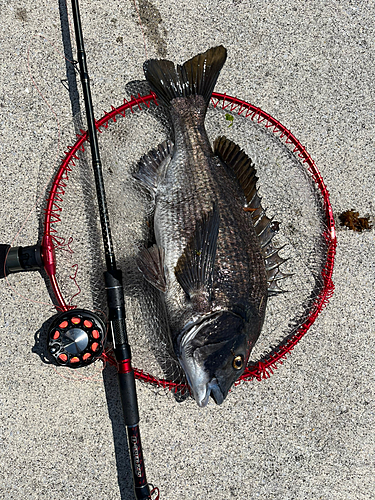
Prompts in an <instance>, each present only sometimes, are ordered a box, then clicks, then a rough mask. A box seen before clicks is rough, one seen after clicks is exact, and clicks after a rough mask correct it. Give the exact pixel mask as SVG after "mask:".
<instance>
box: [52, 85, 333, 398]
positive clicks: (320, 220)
mask: <svg viewBox="0 0 375 500" xmlns="http://www.w3.org/2000/svg"><path fill="white" fill-rule="evenodd" d="M226 99H227V100H226ZM228 99H229V100H228ZM230 99H231V98H226V97H225V96H222V95H220V94H216V98H215V97H214V98H213V99H212V102H211V105H210V106H209V109H208V112H207V118H206V129H207V132H208V136H209V138H210V140H211V142H212V143H213V141H214V140H215V138H216V137H217V136H219V135H226V136H227V137H228V138H229V139H231V140H233V141H234V142H235V143H237V144H238V145H239V146H240V147H241V148H242V149H243V150H244V151H245V152H246V153H247V154H248V156H250V157H251V158H252V160H253V161H254V163H255V165H256V169H257V175H258V177H259V181H258V187H259V193H260V195H261V196H262V205H263V207H264V208H266V209H267V215H268V217H273V219H274V220H275V221H277V222H278V223H280V229H279V231H278V233H277V235H276V236H275V238H274V240H273V241H274V244H275V246H278V247H283V249H282V250H281V251H280V255H281V256H282V257H283V258H285V259H288V260H287V262H285V263H284V264H283V265H282V269H281V270H282V271H283V272H284V273H290V274H291V276H290V277H288V278H286V279H284V280H282V282H281V283H280V285H281V288H283V289H284V290H285V293H283V294H278V295H277V296H275V297H271V298H270V299H269V301H268V307H267V313H266V318H265V324H264V327H263V330H262V334H261V336H260V339H259V340H258V342H257V344H256V345H255V348H254V350H253V352H252V354H251V358H250V360H249V366H248V370H247V371H246V372H245V374H244V377H243V379H251V378H253V377H254V376H255V377H257V378H260V377H262V376H268V375H269V373H270V371H272V367H275V363H276V360H277V361H280V360H282V358H283V357H284V354H285V352H286V350H289V348H290V347H291V346H292V344H293V345H294V343H295V342H296V340H298V339H297V338H296V336H297V337H298V335H299V336H302V335H303V333H304V332H305V331H306V330H307V328H308V327H309V325H310V324H311V323H312V322H313V321H314V319H315V317H316V315H317V314H318V313H319V311H320V309H321V308H322V307H323V306H324V305H325V303H326V302H327V300H328V298H329V296H330V294H331V293H332V290H333V285H332V282H331V274H332V266H333V257H334V245H335V240H334V233H332V231H334V226H333V222H332V221H330V220H329V208H330V207H329V201H328V193H327V194H325V193H326V191H324V190H325V188H324V184H323V183H322V180H321V178H320V177H319V174H318V173H315V171H313V170H311V165H310V163H306V155H307V153H306V152H305V151H304V150H303V151H302V153H303V154H301V147H298V148H296V147H295V143H293V141H292V140H291V138H292V137H293V136H292V135H291V134H290V133H289V135H287V136H285V130H286V129H284V128H282V126H281V125H280V124H277V122H276V128H275V123H274V121H270V120H269V119H266V120H265V119H264V116H263V115H261V114H260V111H259V110H258V111H256V110H255V111H254V109H255V108H252V107H251V105H247V103H244V102H243V101H239V100H236V99H234V100H232V101H230ZM228 102H229V104H230V106H229V107H228ZM130 103H131V105H130V106H129V103H127V101H125V105H124V106H122V107H119V108H118V110H117V111H116V110H115V109H114V108H113V109H112V114H107V115H106V116H104V117H103V118H102V119H101V120H100V121H99V122H98V126H97V129H98V132H99V133H98V139H99V146H100V152H101V158H102V164H103V175H104V181H105V188H106V196H107V203H108V210H109V214H110V222H111V231H112V238H113V242H114V247H115V254H116V260H117V262H118V267H120V268H121V269H122V271H123V277H124V291H125V298H126V314H127V328H128V334H129V341H130V344H131V346H132V353H133V364H134V366H135V367H136V368H137V370H138V371H137V375H138V376H139V377H141V378H142V379H143V380H148V381H152V382H154V383H156V384H159V385H162V386H167V387H169V388H170V389H172V388H173V389H174V390H175V391H176V392H178V393H181V394H182V393H184V390H185V380H184V376H183V373H182V371H181V369H180V367H179V365H178V363H177V361H176V360H175V359H174V357H173V353H172V352H171V347H170V344H169V340H168V336H167V326H166V320H165V313H164V309H163V303H162V300H161V297H160V294H159V292H157V291H156V290H155V289H154V288H153V287H152V286H151V285H149V284H148V283H147V282H146V281H145V280H144V279H143V277H142V275H141V274H140V272H139V271H138V269H137V266H136V264H135V258H136V255H137V253H138V251H139V248H140V247H142V246H144V245H146V246H147V245H148V244H149V242H150V240H151V232H152V208H151V203H150V202H151V200H150V197H149V195H148V194H147V193H146V192H145V191H144V190H143V189H142V187H140V186H139V185H138V184H137V183H136V181H135V180H134V178H133V176H132V173H133V172H134V171H135V169H136V163H137V161H138V160H139V158H140V157H141V156H142V155H143V154H145V153H147V152H148V151H149V150H150V149H152V148H154V147H155V146H157V145H158V144H159V143H161V142H163V141H164V140H166V139H167V138H170V135H171V130H170V126H169V122H168V117H167V115H166V114H165V112H164V110H163V108H162V107H161V106H157V105H156V101H155V96H148V99H147V98H144V97H140V96H139V97H138V98H137V99H132V100H130ZM219 103H220V104H219ZM225 103H227V105H225ZM262 117H263V118H262ZM271 125H272V127H273V128H271ZM275 132H277V133H275ZM279 132H280V133H279ZM172 139H173V138H172ZM290 145H291V147H290ZM299 146H300V145H299ZM293 150H294V151H293ZM65 153H66V156H65V158H64V161H63V163H62V167H60V177H61V178H59V179H57V176H56V177H55V178H54V179H53V181H52V184H51V185H52V186H55V190H56V192H57V194H56V195H55V196H54V201H53V203H52V202H51V201H50V202H49V205H48V206H47V209H46V210H47V214H48V213H49V214H50V220H51V224H50V225H49V226H48V228H47V229H48V230H49V231H50V233H51V235H52V236H53V241H54V244H55V251H56V262H57V272H56V276H57V281H58V283H59V286H60V289H61V291H62V295H63V296H64V298H65V301H66V303H67V304H68V305H70V306H73V305H74V306H77V307H82V308H87V309H90V310H93V311H103V312H105V295H104V289H103V271H104V270H105V265H104V254H103V250H102V248H103V245H102V241H101V229H100V225H99V219H98V207H97V202H96V195H95V184H94V179H93V174H92V169H91V164H90V161H87V158H90V151H89V144H88V142H87V136H85V134H84V133H83V131H81V132H80V133H79V139H78V141H77V143H76V145H75V146H74V147H72V148H68V149H67V151H66V152H65ZM305 153H306V155H305ZM307 156H308V155H307ZM311 163H312V162H311ZM48 198H49V200H51V195H49V197H48ZM327 214H328V215H327ZM327 220H328V222H327ZM327 273H328V274H327ZM285 346H286V347H287V348H288V349H286V347H285ZM288 346H289V347H288Z"/></svg>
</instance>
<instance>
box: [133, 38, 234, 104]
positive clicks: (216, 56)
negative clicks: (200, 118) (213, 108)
mask: <svg viewBox="0 0 375 500" xmlns="http://www.w3.org/2000/svg"><path fill="white" fill-rule="evenodd" d="M226 58H227V51H226V49H225V48H224V47H223V46H222V45H220V46H218V47H213V48H211V49H209V50H207V51H206V52H204V53H203V54H198V55H197V56H195V57H193V58H192V59H189V61H186V62H185V64H183V65H182V66H181V65H179V64H178V65H177V67H175V65H174V63H173V62H171V61H167V60H165V59H160V60H159V59H150V60H149V61H146V62H145V63H144V65H143V71H144V73H145V76H146V79H147V80H148V81H149V83H150V86H151V88H152V89H153V90H154V91H155V92H156V95H157V96H158V97H159V98H160V99H161V100H162V101H163V102H164V104H167V105H169V103H170V101H172V100H173V99H176V98H177V97H189V96H190V95H202V96H203V97H204V100H205V101H206V104H208V103H209V101H210V98H211V94H212V92H213V90H214V87H215V84H216V81H217V79H218V77H219V74H220V70H221V68H222V67H223V65H224V63H225V60H226Z"/></svg>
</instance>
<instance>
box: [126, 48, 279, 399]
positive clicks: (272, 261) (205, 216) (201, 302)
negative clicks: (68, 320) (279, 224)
mask: <svg viewBox="0 0 375 500" xmlns="http://www.w3.org/2000/svg"><path fill="white" fill-rule="evenodd" d="M226 57H227V51H226V49H225V48H224V47H223V46H218V47H213V48H210V49H209V50H207V51H206V52H204V53H202V54H198V55H196V56H195V57H193V58H191V59H189V60H188V61H186V62H185V63H184V64H182V65H177V66H176V65H175V64H174V63H173V62H172V61H168V60H163V59H162V60H158V59H150V60H148V61H146V62H145V63H144V67H143V69H144V73H145V77H146V80H147V81H148V83H149V85H150V87H151V89H152V90H153V91H154V92H155V94H156V96H157V100H158V102H159V103H161V104H162V105H163V106H164V107H165V108H166V109H167V111H168V113H169V116H170V121H171V124H172V129H173V133H174V137H173V141H172V140H171V139H168V140H167V141H165V142H163V143H162V144H160V145H159V146H157V147H156V148H154V149H152V150H151V151H150V152H149V153H147V154H146V155H144V156H143V157H142V158H141V159H140V160H139V162H138V166H137V171H136V172H135V173H134V177H135V178H136V179H137V181H138V182H139V183H141V184H142V185H143V187H144V188H145V189H146V190H147V192H148V193H149V194H150V195H151V197H150V198H151V203H152V208H153V212H152V213H153V227H154V238H155V243H154V244H153V245H152V246H150V247H149V248H146V247H144V248H142V249H141V250H140V252H139V255H138V256H137V265H138V268H139V270H140V271H141V273H142V275H143V276H144V278H145V279H146V280H147V281H149V282H150V283H151V284H152V285H153V286H154V287H155V288H157V289H158V290H159V291H160V293H161V295H162V298H163V300H164V304H165V310H166V314H167V319H168V325H169V335H170V340H171V345H172V346H173V352H174V355H175V356H176V358H177V360H178V362H179V364H180V365H181V367H182V369H183V372H184V373H185V375H186V379H187V382H188V384H189V386H190V388H191V393H192V395H193V397H194V399H195V400H196V402H197V404H198V405H199V406H200V407H205V406H206V405H207V404H208V402H209V399H210V396H211V397H212V398H213V400H214V401H215V402H216V404H218V405H220V404H222V403H223V401H224V400H225V399H226V397H227V395H228V393H229V391H230V389H231V387H232V386H233V384H234V383H235V382H236V381H237V380H238V379H239V377H241V375H242V374H243V372H244V370H245V368H246V365H247V363H248V360H249V356H250V353H251V351H252V349H253V346H254V345H255V343H256V341H257V339H258V338H259V335H260V333H261V329H262V326H263V322H264V317H265V311H266V306H267V300H268V296H269V295H270V294H276V293H279V292H280V291H281V290H280V289H279V287H278V284H277V283H278V279H279V278H280V276H281V275H282V273H281V271H280V269H279V265H280V264H281V263H283V262H284V260H283V259H282V258H281V257H280V256H279V254H278V249H276V248H275V247H274V246H273V244H272V241H271V240H272V238H273V236H274V233H275V229H274V227H275V225H274V224H273V223H272V220H271V219H269V218H268V217H267V216H266V214H265V211H264V210H263V208H262V206H261V198H260V196H259V195H258V191H257V187H256V182H257V180H258V177H257V176H256V170H255V167H254V165H253V162H252V160H251V159H250V158H249V157H248V156H247V155H246V153H245V152H244V151H243V150H242V149H241V148H240V147H239V146H238V145H236V144H235V143H234V142H233V141H231V140H229V139H227V138H226V137H224V136H222V137H219V138H217V139H216V140H215V142H214V145H213V148H212V146H211V144H210V141H209V138H208V136H207V132H206V130H205V124H204V122H205V116H206V111H207V107H208V104H209V102H210V99H211V95H212V92H213V89H214V87H215V84H216V81H217V79H218V77H219V74H220V71H221V69H222V67H223V65H224V63H225V61H226Z"/></svg>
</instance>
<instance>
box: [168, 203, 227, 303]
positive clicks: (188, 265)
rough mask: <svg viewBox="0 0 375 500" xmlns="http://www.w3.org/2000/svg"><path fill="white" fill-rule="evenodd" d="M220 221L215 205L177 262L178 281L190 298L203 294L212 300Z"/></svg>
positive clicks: (198, 225)
mask: <svg viewBox="0 0 375 500" xmlns="http://www.w3.org/2000/svg"><path fill="white" fill-rule="evenodd" d="M219 221H220V217H219V210H218V207H217V206H216V205H214V207H213V210H212V211H211V212H209V213H207V214H205V215H204V216H203V217H202V219H201V220H199V221H198V222H197V225H196V227H195V232H194V234H193V236H192V237H191V239H190V241H189V243H188V245H187V246H186V248H185V251H184V253H183V254H182V255H181V257H180V258H179V260H178V262H177V265H176V268H175V275H176V278H177V281H178V283H179V284H180V286H181V287H182V289H183V290H184V291H185V293H186V294H187V295H188V296H189V297H190V298H192V297H193V296H194V295H196V294H197V293H203V294H204V296H205V298H206V299H207V300H210V297H211V292H212V281H213V269H214V264H215V256H216V248H217V238H218V234H219Z"/></svg>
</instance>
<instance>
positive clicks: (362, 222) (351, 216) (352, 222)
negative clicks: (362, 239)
mask: <svg viewBox="0 0 375 500" xmlns="http://www.w3.org/2000/svg"><path fill="white" fill-rule="evenodd" d="M358 216H359V213H358V212H354V210H347V211H346V212H343V213H342V214H340V215H339V219H340V224H341V226H346V227H348V228H349V229H352V230H353V231H358V232H359V233H361V232H362V231H363V230H364V229H371V228H372V226H371V224H370V221H369V219H370V218H369V217H358Z"/></svg>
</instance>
